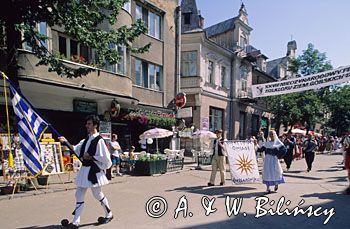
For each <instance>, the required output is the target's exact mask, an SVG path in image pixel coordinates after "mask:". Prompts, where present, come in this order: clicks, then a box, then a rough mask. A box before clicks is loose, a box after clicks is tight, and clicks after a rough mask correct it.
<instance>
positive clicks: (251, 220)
mask: <svg viewBox="0 0 350 229" xmlns="http://www.w3.org/2000/svg"><path fill="white" fill-rule="evenodd" d="M252 194H253V193H252ZM255 194H257V193H255ZM232 197H234V196H232ZM240 197H242V196H241V195H240ZM243 197H245V196H243ZM247 197H250V195H249V194H247ZM308 198H319V199H322V200H329V202H326V203H323V204H319V205H318V204H315V205H308ZM301 199H304V200H305V203H304V204H302V205H301V208H302V209H304V210H306V209H308V208H310V207H312V211H313V212H316V209H318V208H320V209H319V210H318V211H317V213H321V214H320V215H319V216H315V215H314V214H311V215H310V216H308V214H304V215H302V214H297V215H296V216H293V215H289V216H288V215H286V214H283V215H280V216H279V215H277V214H275V215H271V214H269V213H268V214H266V215H264V216H260V217H258V218H257V217H256V216H258V212H255V214H245V213H243V212H239V214H238V215H236V216H234V215H232V216H231V217H230V218H228V219H227V220H221V221H217V222H213V223H204V224H198V225H192V226H191V227H184V228H186V229H187V228H188V229H190V228H191V229H193V228H194V229H203V228H204V229H206V228H220V229H226V228H227V229H229V228H249V229H251V228H252V229H274V228H283V229H295V228H298V229H304V228H305V229H310V228H321V227H322V228H324V229H337V228H349V221H348V220H347V218H348V217H349V215H350V208H349V207H348V206H347V205H346V204H345V205H344V203H349V201H350V196H346V195H341V194H338V193H335V192H331V193H314V194H306V195H303V196H301V198H300V201H301ZM286 200H288V197H286ZM275 201H276V202H277V201H278V200H275ZM297 205H298V203H297V202H293V203H291V204H290V205H289V207H288V209H289V210H290V211H292V209H293V208H295V207H296V206H297ZM285 208H286V206H285V205H284V207H283V208H282V210H281V212H282V213H283V212H284V209H285ZM332 208H334V212H335V214H334V215H333V216H330V214H329V211H331V209H332ZM264 209H266V210H269V209H272V211H274V212H276V205H269V204H266V205H264ZM244 214H245V215H244ZM208 217H210V215H209V216H208ZM327 218H328V219H329V221H328V222H327V223H326V224H324V223H325V222H326V220H327Z"/></svg>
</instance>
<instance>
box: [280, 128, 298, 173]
mask: <svg viewBox="0 0 350 229" xmlns="http://www.w3.org/2000/svg"><path fill="white" fill-rule="evenodd" d="M283 144H284V145H285V146H286V148H287V154H286V155H285V156H284V158H283V159H284V162H285V163H286V167H287V171H288V170H289V169H290V166H291V165H292V161H293V157H294V155H293V154H294V147H295V144H296V139H295V137H294V136H293V135H292V131H289V132H288V134H287V137H286V138H285V140H284V141H283Z"/></svg>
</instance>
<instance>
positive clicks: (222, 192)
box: [167, 186, 256, 196]
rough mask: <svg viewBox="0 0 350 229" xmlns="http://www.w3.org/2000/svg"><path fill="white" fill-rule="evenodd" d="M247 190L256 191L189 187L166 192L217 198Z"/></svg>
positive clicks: (242, 188)
mask: <svg viewBox="0 0 350 229" xmlns="http://www.w3.org/2000/svg"><path fill="white" fill-rule="evenodd" d="M247 190H256V189H255V188H250V187H243V186H240V187H234V186H231V187H228V186H212V187H208V186H191V187H179V188H175V189H172V190H167V192H173V191H176V192H188V193H194V194H200V195H205V196H218V195H227V194H229V193H234V192H242V191H247Z"/></svg>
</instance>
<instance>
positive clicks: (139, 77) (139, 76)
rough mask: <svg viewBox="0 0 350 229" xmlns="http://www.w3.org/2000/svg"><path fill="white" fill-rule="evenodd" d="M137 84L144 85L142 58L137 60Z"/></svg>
mask: <svg viewBox="0 0 350 229" xmlns="http://www.w3.org/2000/svg"><path fill="white" fill-rule="evenodd" d="M135 75H136V79H135V84H136V85H139V86H143V81H142V62H141V61H140V60H136V61H135Z"/></svg>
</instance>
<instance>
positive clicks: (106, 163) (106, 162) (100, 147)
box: [74, 133, 112, 169]
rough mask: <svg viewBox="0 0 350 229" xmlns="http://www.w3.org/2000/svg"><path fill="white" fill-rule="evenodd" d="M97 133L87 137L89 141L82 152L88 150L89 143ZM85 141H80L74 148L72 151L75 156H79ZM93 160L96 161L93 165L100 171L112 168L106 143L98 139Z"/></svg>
mask: <svg viewBox="0 0 350 229" xmlns="http://www.w3.org/2000/svg"><path fill="white" fill-rule="evenodd" d="M98 135H99V133H96V134H93V135H89V139H88V141H87V142H86V145H85V149H84V152H86V151H87V149H89V146H90V144H91V141H92V140H93V139H94V138H95V137H97V136H98ZM84 141H85V139H83V140H81V141H80V142H79V143H78V144H77V145H75V146H74V151H75V152H76V153H77V155H79V154H80V149H81V147H82V146H83V143H84ZM94 159H95V160H96V161H95V163H96V165H97V166H98V167H99V168H100V169H108V168H109V167H111V166H112V161H111V157H110V156H109V151H108V148H107V146H106V143H105V142H104V140H103V139H100V140H99V141H98V143H97V146H96V154H95V156H94Z"/></svg>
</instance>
